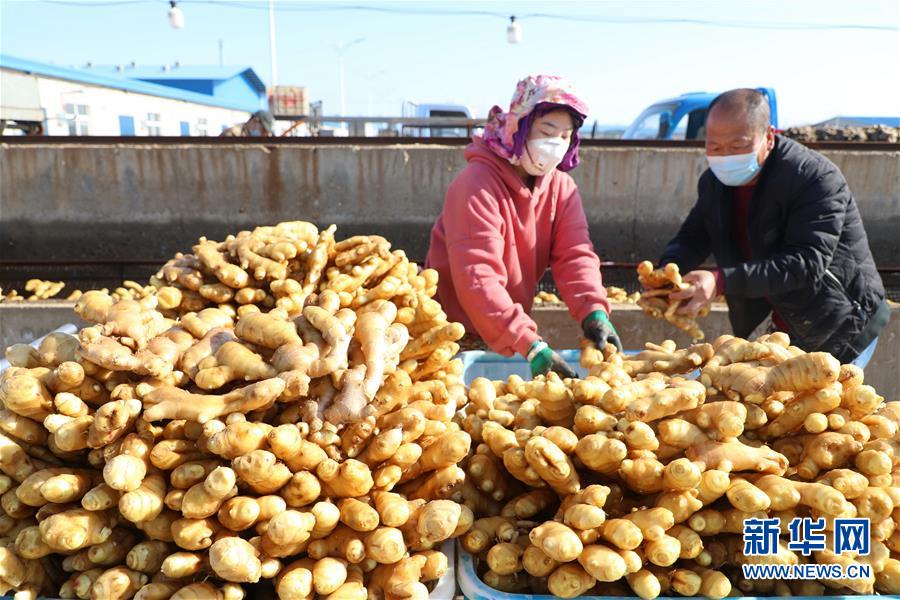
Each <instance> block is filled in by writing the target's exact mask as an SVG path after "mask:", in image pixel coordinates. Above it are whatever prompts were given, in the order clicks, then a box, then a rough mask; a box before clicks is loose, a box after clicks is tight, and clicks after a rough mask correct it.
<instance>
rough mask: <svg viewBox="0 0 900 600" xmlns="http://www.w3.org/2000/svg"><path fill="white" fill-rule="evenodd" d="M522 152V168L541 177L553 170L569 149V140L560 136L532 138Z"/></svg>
mask: <svg viewBox="0 0 900 600" xmlns="http://www.w3.org/2000/svg"><path fill="white" fill-rule="evenodd" d="M526 146H527V147H526V150H525V152H523V153H522V158H521V163H522V168H523V169H525V172H526V173H528V174H529V175H534V176H535V177H540V176H541V175H547V174H548V173H550V172H552V171H553V169H555V168H556V167H557V166H558V165H559V163H561V162H562V159H563V158H565V156H566V152H568V151H569V140H564V139H562V138H560V137H552V138H538V139H535V140H530V141H529V142H528V143H527V144H526Z"/></svg>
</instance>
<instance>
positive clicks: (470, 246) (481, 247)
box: [443, 182, 538, 356]
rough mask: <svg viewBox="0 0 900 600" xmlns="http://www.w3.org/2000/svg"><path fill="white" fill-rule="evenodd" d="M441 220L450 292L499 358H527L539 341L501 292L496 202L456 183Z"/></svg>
mask: <svg viewBox="0 0 900 600" xmlns="http://www.w3.org/2000/svg"><path fill="white" fill-rule="evenodd" d="M460 183H462V185H460ZM443 218H444V225H445V231H446V236H447V254H448V258H449V262H450V273H451V276H452V279H453V288H454V291H455V292H456V297H457V299H458V300H459V303H460V305H461V306H462V308H463V310H464V311H465V312H466V315H468V317H469V319H470V320H471V321H472V324H473V325H474V326H475V329H476V330H477V332H478V335H479V336H481V338H482V339H483V340H484V341H485V343H486V344H487V345H488V346H489V347H490V348H491V349H492V350H494V351H495V352H499V353H500V354H503V355H504V356H511V355H512V354H513V353H515V352H518V353H519V354H522V355H525V354H527V352H528V349H529V348H530V347H531V344H532V343H534V341H535V340H537V339H538V335H537V324H536V323H535V322H534V321H533V320H532V319H531V317H529V316H528V314H526V312H525V309H524V308H523V307H522V305H521V304H517V303H515V302H513V300H512V298H511V297H510V295H509V292H507V290H506V284H507V272H506V267H505V265H504V261H503V252H504V248H505V242H504V239H503V236H502V235H501V230H500V223H501V221H500V216H499V210H498V207H497V201H496V199H495V198H494V197H493V196H492V195H491V193H490V192H489V191H488V190H486V189H483V188H480V189H472V187H471V186H467V185H465V183H464V182H457V183H456V184H454V185H451V186H450V189H449V190H448V191H447V199H446V202H445V205H444V212H443Z"/></svg>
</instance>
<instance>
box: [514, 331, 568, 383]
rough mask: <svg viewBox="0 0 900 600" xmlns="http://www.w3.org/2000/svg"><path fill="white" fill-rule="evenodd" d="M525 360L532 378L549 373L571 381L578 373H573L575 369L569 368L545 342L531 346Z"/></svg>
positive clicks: (538, 342)
mask: <svg viewBox="0 0 900 600" xmlns="http://www.w3.org/2000/svg"><path fill="white" fill-rule="evenodd" d="M525 358H526V359H527V360H528V364H529V366H530V367H531V376H532V377H537V376H538V375H546V374H547V373H549V372H550V371H553V372H554V373H556V374H558V375H559V376H560V377H562V378H563V379H565V378H567V377H569V378H572V379H574V378H576V377H578V373H576V372H575V369H573V368H572V367H571V366H569V363H567V362H566V361H564V360H563V359H562V357H560V355H559V354H557V353H556V352H555V351H554V350H553V348H551V347H550V346H548V345H547V343H546V342H543V341H541V340H538V341H536V342H535V343H534V344H532V346H531V350H530V351H529V352H528V356H526V357H525Z"/></svg>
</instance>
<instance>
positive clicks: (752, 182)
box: [660, 89, 890, 367]
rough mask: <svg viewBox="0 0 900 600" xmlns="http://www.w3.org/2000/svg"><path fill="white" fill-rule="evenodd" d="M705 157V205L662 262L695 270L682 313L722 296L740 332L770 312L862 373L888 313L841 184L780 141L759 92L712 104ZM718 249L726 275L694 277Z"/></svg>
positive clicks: (801, 150) (811, 347)
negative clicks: (707, 165)
mask: <svg viewBox="0 0 900 600" xmlns="http://www.w3.org/2000/svg"><path fill="white" fill-rule="evenodd" d="M706 155H707V160H708V161H709V166H710V168H709V169H708V170H707V171H706V172H704V173H703V175H701V177H700V181H699V184H698V186H697V187H698V196H699V198H698V200H697V203H696V204H695V205H694V207H693V209H691V212H690V214H688V217H687V219H686V220H685V221H684V223H683V224H682V226H681V229H680V230H679V231H678V234H677V235H676V236H675V238H674V239H673V240H672V241H671V242H669V244H668V245H667V246H666V249H665V251H664V252H663V255H662V258H661V259H660V264H666V263H670V262H674V263H676V264H677V265H678V266H679V268H680V269H681V272H682V273H687V274H686V275H685V277H684V281H685V282H687V283H689V284H691V286H690V288H688V289H686V290H684V291H682V292H679V293H678V294H677V295H676V294H673V298H679V299H682V300H687V302H686V303H685V304H684V306H683V307H682V308H681V309H680V312H682V313H683V314H696V313H697V312H698V311H699V310H700V309H701V308H702V307H703V306H706V305H707V304H709V302H711V301H712V299H713V298H714V297H715V296H716V295H717V294H720V293H724V294H725V297H726V299H727V301H728V309H729V317H730V319H731V325H732V328H733V330H734V333H735V335H737V336H740V337H747V336H749V335H750V334H751V333H752V332H753V331H754V329H756V328H757V326H759V324H760V323H762V321H763V320H765V319H766V317H768V316H769V315H770V314H771V317H772V322H773V324H774V327H775V328H777V329H780V330H783V331H785V332H787V333H788V334H789V335H790V336H791V340H792V341H793V343H795V344H796V345H798V346H799V347H801V348H803V349H804V350H806V351H815V350H821V351H826V352H830V353H831V354H833V355H834V356H835V357H837V358H838V359H840V360H841V361H842V362H851V361H852V362H854V363H855V364H858V365H860V366H863V367H864V366H865V364H866V363H868V360H869V358H871V356H872V353H873V352H874V351H875V345H876V343H877V338H878V334H879V332H880V331H881V329H882V328H883V327H884V326H885V325H886V324H887V322H888V320H889V318H890V310H889V309H888V306H887V303H886V302H885V295H884V286H883V284H882V282H881V277H880V276H879V274H878V271H877V270H876V269H875V261H874V260H873V259H872V252H871V251H870V249H869V242H868V240H867V239H866V232H865V229H863V223H862V219H861V218H860V215H859V209H858V207H857V205H856V200H854V198H853V195H852V193H851V192H850V189H849V188H848V187H847V182H846V180H845V179H844V176H843V175H842V174H841V172H840V171H839V170H838V168H837V167H836V166H835V165H834V164H833V163H832V162H831V161H829V160H828V159H826V158H825V157H824V156H822V155H821V154H819V153H817V152H814V151H812V150H809V149H808V148H806V147H805V146H802V145H800V144H798V143H796V142H794V141H792V140H789V139H787V138H783V137H781V136H779V135H776V134H775V130H774V128H773V127H772V126H771V125H770V124H769V105H768V102H767V101H766V98H765V96H764V95H763V94H761V93H759V92H757V91H756V90H751V89H737V90H731V91H729V92H725V93H724V94H721V95H720V96H718V97H717V98H716V99H715V100H714V101H713V102H712V104H710V108H709V112H708V117H707V121H706ZM710 252H712V254H713V255H714V256H715V258H716V262H717V264H718V267H719V268H718V269H717V270H716V271H712V272H711V271H704V270H695V269H697V267H698V266H700V264H701V263H703V261H705V260H706V258H707V257H708V256H709V254H710Z"/></svg>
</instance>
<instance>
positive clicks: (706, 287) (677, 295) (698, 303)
mask: <svg viewBox="0 0 900 600" xmlns="http://www.w3.org/2000/svg"><path fill="white" fill-rule="evenodd" d="M682 281H684V282H685V283H687V284H689V285H690V287H687V288H685V289H683V290H678V291H677V292H672V293H671V294H669V298H670V299H671V300H687V303H685V304H683V305H682V306H680V307H679V308H678V310H677V311H676V312H677V313H678V314H679V315H689V316H692V317H693V316H696V315H697V314H698V313H699V312H700V311H701V310H702V309H703V308H704V307H706V306H709V304H710V303H711V302H712V301H713V299H714V298H715V297H716V276H715V275H713V274H712V272H711V271H691V272H690V273H688V274H687V275H685V276H684V278H683V279H682Z"/></svg>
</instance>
